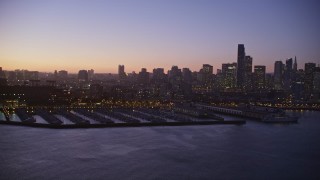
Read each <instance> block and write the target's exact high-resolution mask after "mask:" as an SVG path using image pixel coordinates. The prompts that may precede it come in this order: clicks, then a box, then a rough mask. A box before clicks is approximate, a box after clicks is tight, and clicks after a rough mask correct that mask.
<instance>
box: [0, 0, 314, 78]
mask: <svg viewBox="0 0 320 180" xmlns="http://www.w3.org/2000/svg"><path fill="white" fill-rule="evenodd" d="M0 5H1V6H0V26H1V27H4V28H2V29H1V30H0V38H1V39H2V40H1V41H0V49H2V51H1V52H0V61H1V66H2V67H3V68H4V69H6V70H14V69H29V70H35V71H45V72H52V71H54V70H63V69H64V70H68V71H69V72H71V73H77V72H78V71H79V70H81V69H94V70H95V72H97V73H117V67H118V65H119V64H124V65H125V66H126V72H132V71H135V72H139V71H140V70H141V68H142V67H145V68H146V69H147V70H148V71H149V72H150V71H152V69H153V68H156V67H161V68H164V69H165V70H166V71H167V70H169V69H170V68H171V67H172V66H173V65H177V66H179V67H181V68H183V67H189V68H190V69H191V70H192V71H198V70H199V69H200V68H201V66H202V64H210V65H212V66H213V69H214V72H216V70H217V69H221V64H222V63H233V62H237V51H236V49H237V44H245V45H246V53H247V54H249V55H250V56H251V57H252V59H253V66H254V65H265V66H266V68H267V69H266V71H267V72H268V73H270V72H273V68H274V62H275V61H279V60H281V61H285V60H286V59H287V58H294V57H295V56H296V57H297V59H298V69H302V68H303V65H304V64H305V63H307V62H315V63H316V64H319V59H320V54H319V51H318V49H320V45H319V42H318V41H317V38H316V37H317V36H318V32H319V30H320V23H319V22H318V21H317V17H319V12H318V11H317V7H319V3H318V2H317V1H312V0H310V1H281V2H278V1H277V2H276V1H268V2H265V1H262V2H255V1H245V2H244V3H242V2H241V3H240V2H237V1H227V2H211V1H200V2H193V1H153V2H152V3H151V2H147V1H135V2H133V1H132V2H130V1H122V2H116V1H108V2H101V1H91V2H90V3H89V2H85V1H67V2H66V1H54V2H53V1H2V2H1V3H0ZM248 5H250V6H248ZM239 9H242V10H241V11H239Z"/></svg>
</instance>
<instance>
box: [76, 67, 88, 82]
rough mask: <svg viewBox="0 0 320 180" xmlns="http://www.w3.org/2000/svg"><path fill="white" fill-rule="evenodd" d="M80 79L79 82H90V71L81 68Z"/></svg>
mask: <svg viewBox="0 0 320 180" xmlns="http://www.w3.org/2000/svg"><path fill="white" fill-rule="evenodd" d="M78 81H79V82H88V81H89V77H88V71H87V70H80V71H79V73H78Z"/></svg>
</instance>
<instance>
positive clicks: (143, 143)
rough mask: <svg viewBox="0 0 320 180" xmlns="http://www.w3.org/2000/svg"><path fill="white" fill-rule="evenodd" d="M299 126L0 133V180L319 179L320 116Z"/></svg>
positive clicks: (7, 129)
mask: <svg viewBox="0 0 320 180" xmlns="http://www.w3.org/2000/svg"><path fill="white" fill-rule="evenodd" d="M296 113H297V114H299V115H301V116H302V117H301V118H300V120H299V124H290V125H271V124H262V123H258V122H254V121H248V122H247V124H246V125H243V126H236V125H212V126H185V127H139V128H105V129H59V130H56V129H40V128H30V127H14V126H7V125H1V126H0V179H320V112H308V111H305V112H296Z"/></svg>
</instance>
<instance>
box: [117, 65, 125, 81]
mask: <svg viewBox="0 0 320 180" xmlns="http://www.w3.org/2000/svg"><path fill="white" fill-rule="evenodd" d="M118 76H119V80H123V79H125V78H126V73H125V72H124V65H119V66H118Z"/></svg>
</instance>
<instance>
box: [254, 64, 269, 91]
mask: <svg viewBox="0 0 320 180" xmlns="http://www.w3.org/2000/svg"><path fill="white" fill-rule="evenodd" d="M253 74H254V81H253V84H254V88H255V89H264V88H265V79H266V66H254V72H253Z"/></svg>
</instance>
